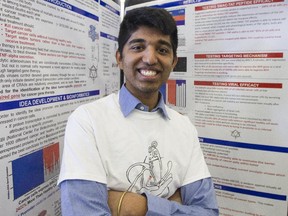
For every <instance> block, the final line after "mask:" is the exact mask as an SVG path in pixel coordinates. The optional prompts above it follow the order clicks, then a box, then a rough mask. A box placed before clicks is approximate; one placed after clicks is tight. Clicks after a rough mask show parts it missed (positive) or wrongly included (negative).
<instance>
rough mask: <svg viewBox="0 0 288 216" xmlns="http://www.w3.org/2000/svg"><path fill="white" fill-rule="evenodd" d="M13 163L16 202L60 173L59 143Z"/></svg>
mask: <svg viewBox="0 0 288 216" xmlns="http://www.w3.org/2000/svg"><path fill="white" fill-rule="evenodd" d="M11 163H12V179H13V195H14V200H15V199H17V198H19V197H21V196H22V195H24V194H25V193H27V192H29V191H31V190H33V189H34V188H36V187H37V186H39V185H41V184H42V183H44V182H46V181H47V180H49V179H51V178H52V177H54V176H56V175H57V174H58V173H59V170H60V158H59V143H56V144H52V145H49V146H48V147H45V148H43V149H41V150H38V151H36V152H33V153H31V154H28V155H25V156H23V157H20V158H18V159H16V160H13V161H11Z"/></svg>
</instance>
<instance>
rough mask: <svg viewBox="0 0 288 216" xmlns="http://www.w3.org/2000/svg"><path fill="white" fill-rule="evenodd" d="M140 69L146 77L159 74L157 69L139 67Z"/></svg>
mask: <svg viewBox="0 0 288 216" xmlns="http://www.w3.org/2000/svg"><path fill="white" fill-rule="evenodd" d="M138 71H139V73H140V74H141V75H142V76H145V77H154V76H156V75H157V74H158V72H157V71H156V70H145V69H139V70H138Z"/></svg>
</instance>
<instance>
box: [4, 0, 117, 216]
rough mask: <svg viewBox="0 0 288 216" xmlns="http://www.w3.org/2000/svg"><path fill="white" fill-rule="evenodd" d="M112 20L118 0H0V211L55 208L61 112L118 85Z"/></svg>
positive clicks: (51, 211) (49, 211) (53, 211)
mask: <svg viewBox="0 0 288 216" xmlns="http://www.w3.org/2000/svg"><path fill="white" fill-rule="evenodd" d="M119 23H120V2H119V1H111V0H81V1H80V0H65V1H61V0H19V1H14V0H1V1H0V34H1V35H0V66H1V67H0V179H1V184H0V203H1V204H0V212H1V215H21V216H22V215H29V216H30V215H31V216H32V215H33V216H35V215H41V216H44V215H46V216H48V215H49V216H57V215H61V210H60V196H59V189H58V186H57V178H58V174H59V170H60V163H61V153H62V148H63V136H64V131H65V126H66V121H67V117H68V116H69V114H70V113H71V112H72V111H73V110H74V109H75V108H76V107H78V106H79V105H81V104H83V103H88V102H90V101H93V100H96V99H98V98H100V97H103V96H104V95H107V94H109V93H112V92H114V91H117V90H119V87H120V72H119V70H118V68H117V65H116V62H115V60H113V59H114V55H115V50H116V49H117V43H116V41H117V37H118V30H119ZM112 56H113V57H112Z"/></svg>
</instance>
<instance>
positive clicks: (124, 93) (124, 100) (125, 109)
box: [119, 85, 169, 119]
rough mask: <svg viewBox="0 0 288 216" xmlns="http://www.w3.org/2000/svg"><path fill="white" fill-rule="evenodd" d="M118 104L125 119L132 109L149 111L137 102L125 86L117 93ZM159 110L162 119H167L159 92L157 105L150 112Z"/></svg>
mask: <svg viewBox="0 0 288 216" xmlns="http://www.w3.org/2000/svg"><path fill="white" fill-rule="evenodd" d="M119 104H120V109H121V111H122V113H123V115H124V116H125V117H127V116H128V115H129V114H130V113H131V112H132V111H133V110H134V109H139V110H143V111H147V112H148V110H149V107H147V106H146V105H144V104H142V103H141V101H140V100H138V99H137V98H136V97H134V96H133V95H132V94H131V93H130V92H129V91H128V89H127V88H126V87H125V85H122V87H121V89H120V93H119ZM157 110H160V111H161V113H162V115H163V117H164V118H167V119H169V116H168V113H167V110H166V108H165V102H164V99H163V95H162V93H161V92H160V100H159V102H158V104H157V106H156V107H155V108H154V109H153V110H152V112H153V111H157Z"/></svg>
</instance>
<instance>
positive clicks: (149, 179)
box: [126, 141, 173, 197]
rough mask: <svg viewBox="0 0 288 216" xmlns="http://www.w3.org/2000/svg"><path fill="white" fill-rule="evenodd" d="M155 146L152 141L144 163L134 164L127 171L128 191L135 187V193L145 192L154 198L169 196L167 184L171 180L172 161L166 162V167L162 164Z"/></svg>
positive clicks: (155, 142)
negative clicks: (154, 196)
mask: <svg viewBox="0 0 288 216" xmlns="http://www.w3.org/2000/svg"><path fill="white" fill-rule="evenodd" d="M157 145H158V143H157V141H153V142H152V143H151V144H150V146H149V148H148V155H147V156H146V157H145V159H144V161H143V162H137V163H134V164H132V165H131V166H130V167H129V168H128V169H127V171H126V177H127V179H128V181H129V182H130V186H129V188H128V191H132V189H133V188H134V187H135V188H137V192H143V191H147V192H150V193H152V194H154V195H156V196H161V197H165V196H167V195H168V194H169V184H170V183H171V181H172V180H173V176H172V173H171V169H172V161H168V162H167V166H165V165H164V164H163V161H162V159H163V158H161V155H160V152H159V150H158V148H157ZM164 166H165V167H164Z"/></svg>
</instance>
